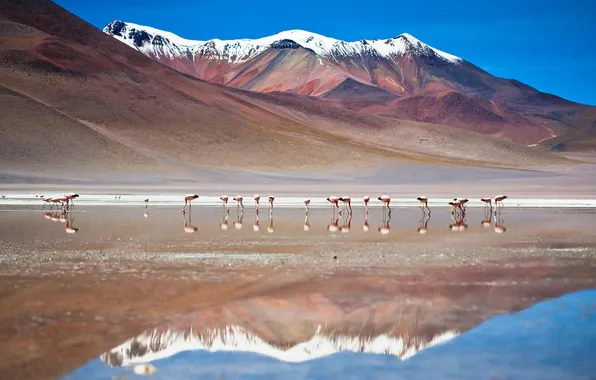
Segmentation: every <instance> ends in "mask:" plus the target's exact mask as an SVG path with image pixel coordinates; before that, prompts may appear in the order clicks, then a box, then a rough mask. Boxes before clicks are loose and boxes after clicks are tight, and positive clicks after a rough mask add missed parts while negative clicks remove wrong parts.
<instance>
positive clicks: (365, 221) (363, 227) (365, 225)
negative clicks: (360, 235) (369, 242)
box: [362, 206, 370, 232]
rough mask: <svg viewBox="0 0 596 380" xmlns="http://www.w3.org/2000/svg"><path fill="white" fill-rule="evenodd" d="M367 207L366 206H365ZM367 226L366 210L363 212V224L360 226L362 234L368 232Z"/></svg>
mask: <svg viewBox="0 0 596 380" xmlns="http://www.w3.org/2000/svg"><path fill="white" fill-rule="evenodd" d="M366 207H368V206H366ZM369 228H370V227H369V225H368V208H367V209H366V211H365V212H364V223H363V224H362V230H363V231H364V232H368V230H369Z"/></svg>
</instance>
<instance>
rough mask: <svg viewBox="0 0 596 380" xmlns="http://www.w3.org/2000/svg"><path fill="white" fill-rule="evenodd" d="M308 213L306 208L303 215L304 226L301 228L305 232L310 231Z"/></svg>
mask: <svg viewBox="0 0 596 380" xmlns="http://www.w3.org/2000/svg"><path fill="white" fill-rule="evenodd" d="M309 217H310V215H309V212H308V207H307V209H306V212H305V213H304V226H303V230H304V231H305V232H308V231H310V220H309Z"/></svg>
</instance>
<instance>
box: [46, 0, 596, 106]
mask: <svg viewBox="0 0 596 380" xmlns="http://www.w3.org/2000/svg"><path fill="white" fill-rule="evenodd" d="M56 2H57V3H58V4H60V5H61V6H63V7H65V8H66V9H68V10H69V11H71V12H73V13H75V14H76V15H78V16H79V17H82V18H83V19H85V20H87V21H88V22H90V23H92V24H93V25H95V26H97V27H98V28H103V27H104V26H105V25H106V24H107V23H109V22H110V21H113V20H117V19H118V20H122V21H129V22H134V23H137V24H141V25H149V26H153V27H155V28H158V29H163V30H167V31H171V32H173V33H176V34H178V35H180V36H182V37H185V38H189V39H197V40H207V39H211V38H220V39H232V38H257V37H263V36H267V35H271V34H274V33H277V32H280V31H282V30H287V29H304V30H308V31H312V32H316V33H319V34H323V35H326V36H329V37H334V38H338V39H343V40H347V41H354V40H360V39H375V38H388V37H393V36H396V35H398V34H401V33H405V32H407V33H410V34H412V35H414V36H415V37H417V38H418V39H420V40H422V41H424V42H426V43H427V44H429V45H431V46H433V47H436V48H438V49H441V50H444V51H446V52H449V53H451V54H455V55H457V56H460V57H462V58H464V59H466V60H468V61H470V62H472V63H474V64H476V65H477V66H480V67H482V68H483V69H485V70H487V71H488V72H490V73H492V74H494V75H497V76H500V77H505V78H515V79H518V80H520V81H522V82H524V83H527V84H529V85H531V86H533V87H536V88H537V89H539V90H541V91H546V92H550V93H553V94H556V95H559V96H562V97H564V98H567V99H570V100H574V101H577V102H581V103H586V104H592V105H596V91H594V90H595V89H596V27H595V26H594V15H595V14H596V2H592V1H588V0H585V1H582V0H567V1H564V0H502V1H479V0H461V1H458V0H455V1H450V2H446V1H444V0H427V1H412V0H407V1H404V0H393V1H390V0H381V1H370V2H362V1H354V0H331V1H321V2H319V1H311V0H303V1H285V2H284V1H270V0H267V1H255V2H252V1H246V0H228V1H225V2H219V1H210V2H207V1H199V0H169V1H164V0H125V1H122V0H118V1H116V0H102V1H99V0H84V1H83V0H56Z"/></svg>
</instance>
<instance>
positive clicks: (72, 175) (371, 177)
mask: <svg viewBox="0 0 596 380" xmlns="http://www.w3.org/2000/svg"><path fill="white" fill-rule="evenodd" d="M573 157H575V156H573ZM592 158H593V155H589V154H588V155H583V156H581V159H582V161H581V163H575V164H565V165H550V166H541V167H532V168H528V169H523V170H522V169H498V168H482V167H473V166H454V165H428V164H416V163H395V164H387V165H380V166H379V165H377V166H370V167H345V166H344V167H342V166H341V165H335V166H333V167H330V168H329V169H328V170H321V169H313V170H306V169H305V170H294V171H281V170H279V171H269V172H260V171H253V170H248V169H247V170H236V171H233V170H227V171H224V170H220V171H217V170H206V169H196V168H193V169H188V170H186V171H183V172H180V173H173V172H159V171H156V172H142V171H139V172H108V173H96V172H71V171H69V172H61V171H57V170H52V169H50V170H47V171H44V172H22V171H6V170H5V171H1V172H0V192H2V193H28V194H32V193H40V194H41V193H47V192H52V191H55V192H64V191H76V192H86V193H95V194H112V193H117V194H172V193H182V194H184V193H199V194H201V195H210V196H216V195H220V194H223V193H227V194H228V195H232V194H245V195H252V194H253V193H260V194H265V193H267V194H269V193H271V194H274V195H277V196H288V197H313V196H328V195H329V194H348V195H352V196H354V197H355V196H361V195H365V194H368V195H373V194H383V193H386V194H390V195H391V196H394V197H404V198H405V197H417V196H419V195H425V196H428V197H432V198H449V197H451V196H452V194H457V195H458V196H462V197H468V198H480V197H486V196H494V195H497V194H508V195H509V196H511V197H516V198H524V199H558V198H562V199H596V164H595V163H594V162H591V161H590V160H591V159H592Z"/></svg>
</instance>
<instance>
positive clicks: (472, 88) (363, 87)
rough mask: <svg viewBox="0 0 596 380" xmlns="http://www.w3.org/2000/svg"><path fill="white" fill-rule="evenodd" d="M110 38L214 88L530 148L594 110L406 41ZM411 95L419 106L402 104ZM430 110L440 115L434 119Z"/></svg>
mask: <svg viewBox="0 0 596 380" xmlns="http://www.w3.org/2000/svg"><path fill="white" fill-rule="evenodd" d="M104 32H105V33H107V34H109V35H111V36H113V37H115V38H116V39H118V40H119V41H121V42H123V43H125V44H127V45H128V46H130V47H132V48H134V49H136V50H138V51H140V52H142V53H143V54H145V55H147V56H148V57H151V58H152V59H154V60H156V61H158V62H160V63H163V64H165V65H167V66H169V67H172V68H174V69H176V70H178V71H180V72H183V73H185V74H189V75H192V76H194V77H196V78H200V79H203V80H206V81H210V82H213V83H217V84H223V85H226V86H232V87H236V88H241V89H246V90H252V91H259V92H278V91H283V92H291V93H296V94H301V95H308V96H314V97H321V98H325V99H333V100H332V101H330V102H329V103H331V104H332V105H335V106H340V107H343V108H347V109H350V110H355V111H358V112H362V113H368V114H376V115H382V116H389V117H396V118H403V119H407V120H415V121H423V122H432V123H438V124H445V125H450V126H454V127H458V128H464V129H467V130H471V131H475V132H480V133H485V134H490V135H495V136H499V137H501V138H505V139H508V140H511V141H517V142H520V143H524V144H536V143H538V142H541V141H546V140H548V139H550V138H553V137H554V136H555V134H566V133H569V132H572V131H573V130H574V127H576V126H577V125H578V124H577V123H576V122H575V120H576V117H577V116H578V115H579V114H581V113H582V112H584V111H586V110H588V109H590V107H587V106H584V105H581V104H577V103H573V102H570V101H567V100H564V99H562V98H559V97H556V96H554V95H550V94H545V93H542V92H540V91H538V90H536V89H534V88H532V87H530V86H527V85H525V84H523V83H521V82H518V81H515V80H508V79H502V78H498V77H495V76H492V75H490V74H489V73H487V72H485V71H484V70H482V69H480V68H479V67H476V66H475V65H473V64H472V63H470V62H467V61H466V60H464V59H462V58H459V57H456V56H454V55H451V54H448V53H445V52H443V51H440V50H438V49H435V48H433V47H431V46H429V45H427V44H425V43H424V42H422V41H420V40H418V39H416V38H415V37H413V36H412V35H410V34H401V35H399V36H396V37H393V38H388V39H381V40H379V39H377V40H360V41H355V42H346V41H341V40H336V39H333V38H329V37H325V36H322V35H319V34H316V33H311V32H307V31H302V30H290V31H285V32H281V33H278V34H275V35H273V36H269V37H264V38H260V39H254V40H250V39H242V40H229V41H222V40H217V39H215V40H210V41H193V40H187V39H183V38H181V37H178V36H177V35H175V34H173V33H169V32H165V31H161V30H158V29H155V28H151V27H147V26H141V25H137V24H133V23H126V22H122V21H114V22H112V23H110V24H108V25H107V26H106V27H105V28H104ZM373 88H374V89H375V90H374V91H373V90H372V89H373ZM408 97H415V99H414V100H412V101H408V102H405V103H403V102H401V101H396V100H397V99H400V100H401V99H404V98H408ZM411 105H414V107H410V106H411ZM429 107H430V108H439V109H440V111H438V112H434V111H431V112H432V114H431V115H429V114H428V113H427V110H428V109H429ZM554 130H556V133H555V132H554Z"/></svg>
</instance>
